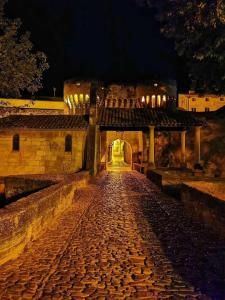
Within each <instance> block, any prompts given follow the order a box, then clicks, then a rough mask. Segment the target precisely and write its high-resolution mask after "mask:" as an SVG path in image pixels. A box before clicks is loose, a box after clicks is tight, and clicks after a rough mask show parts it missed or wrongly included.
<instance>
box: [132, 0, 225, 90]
mask: <svg viewBox="0 0 225 300" xmlns="http://www.w3.org/2000/svg"><path fill="white" fill-rule="evenodd" d="M137 1H139V0H137ZM140 2H141V0H140ZM148 4H150V5H151V6H153V7H154V8H156V11H157V19H158V20H159V21H160V23H161V32H162V34H164V35H165V36H166V37H167V38H172V39H173V40H174V42H175V48H176V50H177V52H178V54H179V55H180V56H183V57H184V58H185V59H186V61H187V64H188V68H189V76H190V79H191V82H192V85H193V86H192V88H193V89H195V90H196V91H198V92H213V93H217V94H220V93H224V92H225V2H224V0H209V1H204V0H192V1H187V0H148Z"/></svg>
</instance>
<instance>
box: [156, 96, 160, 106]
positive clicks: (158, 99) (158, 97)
mask: <svg viewBox="0 0 225 300" xmlns="http://www.w3.org/2000/svg"><path fill="white" fill-rule="evenodd" d="M157 105H158V106H161V96H160V95H158V96H157Z"/></svg>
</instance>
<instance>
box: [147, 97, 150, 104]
mask: <svg viewBox="0 0 225 300" xmlns="http://www.w3.org/2000/svg"><path fill="white" fill-rule="evenodd" d="M146 102H147V104H149V102H150V96H147V97H146Z"/></svg>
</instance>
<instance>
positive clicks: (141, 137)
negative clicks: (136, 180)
mask: <svg viewBox="0 0 225 300" xmlns="http://www.w3.org/2000/svg"><path fill="white" fill-rule="evenodd" d="M138 143H139V149H138V152H140V153H141V164H142V163H143V154H144V153H143V149H144V142H143V132H142V131H139V132H138Z"/></svg>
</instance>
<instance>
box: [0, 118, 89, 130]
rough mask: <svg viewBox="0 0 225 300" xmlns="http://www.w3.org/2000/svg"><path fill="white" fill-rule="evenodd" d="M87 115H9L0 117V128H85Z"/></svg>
mask: <svg viewBox="0 0 225 300" xmlns="http://www.w3.org/2000/svg"><path fill="white" fill-rule="evenodd" d="M87 127H88V117H87V116H71V115H35V116H27V115H11V116H9V117H6V118H2V119H0V129H7V128H12V129H13V128H23V129H45V130H47V129H86V128H87Z"/></svg>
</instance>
